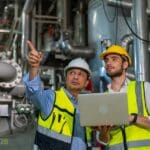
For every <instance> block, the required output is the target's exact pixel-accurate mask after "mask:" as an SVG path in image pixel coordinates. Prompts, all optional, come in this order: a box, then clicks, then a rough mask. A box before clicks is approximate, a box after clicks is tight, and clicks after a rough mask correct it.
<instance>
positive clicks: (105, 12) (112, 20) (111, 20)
mask: <svg viewBox="0 0 150 150" xmlns="http://www.w3.org/2000/svg"><path fill="white" fill-rule="evenodd" d="M102 4H103V9H104V14H105V16H106V18H107V20H108V21H109V22H111V23H112V22H114V21H115V18H116V14H117V9H115V14H114V16H113V18H112V19H110V18H109V17H108V14H107V11H106V8H105V4H104V0H102Z"/></svg>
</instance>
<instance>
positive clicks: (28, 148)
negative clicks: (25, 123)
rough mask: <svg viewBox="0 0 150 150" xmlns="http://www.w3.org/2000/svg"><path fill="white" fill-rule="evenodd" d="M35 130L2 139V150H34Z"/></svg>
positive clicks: (2, 137)
mask: <svg viewBox="0 0 150 150" xmlns="http://www.w3.org/2000/svg"><path fill="white" fill-rule="evenodd" d="M35 128H36V127H32V128H30V129H27V130H24V131H18V132H16V133H13V134H11V135H10V134H7V135H3V136H1V137H0V150H33V143H34V135H35Z"/></svg>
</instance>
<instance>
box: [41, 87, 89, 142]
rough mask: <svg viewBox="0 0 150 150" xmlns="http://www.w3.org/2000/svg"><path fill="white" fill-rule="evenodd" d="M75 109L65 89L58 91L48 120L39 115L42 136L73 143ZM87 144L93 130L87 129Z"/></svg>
mask: <svg viewBox="0 0 150 150" xmlns="http://www.w3.org/2000/svg"><path fill="white" fill-rule="evenodd" d="M74 121H75V108H74V106H73V104H72V103H71V101H70V99H69V98H68V96H67V95H66V94H65V92H64V89H63V88H61V89H60V90H59V91H56V95H55V101H54V105H53V108H52V112H51V113H50V115H49V117H48V118H46V119H43V118H42V115H39V118H38V129H39V130H40V132H41V133H42V134H45V135H46V136H50V137H52V138H56V137H57V138H58V139H59V140H62V141H65V142H66V143H71V140H72V137H73V136H74ZM84 130H85V131H86V133H85V134H86V139H85V141H86V142H89V141H90V140H91V129H90V128H88V127H87V128H86V129H84Z"/></svg>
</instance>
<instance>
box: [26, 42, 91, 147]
mask: <svg viewBox="0 0 150 150" xmlns="http://www.w3.org/2000/svg"><path fill="white" fill-rule="evenodd" d="M27 43H28V46H29V48H30V52H29V54H28V63H29V65H30V70H29V74H27V75H26V76H25V77H24V83H25V85H26V96H27V98H28V99H29V100H31V101H32V103H33V104H34V105H35V106H36V107H37V108H38V109H39V110H40V114H39V117H38V127H37V131H36V136H35V143H34V148H35V149H36V150H37V149H40V150H86V149H88V147H89V145H88V144H89V143H90V141H91V129H90V128H88V127H87V128H84V127H81V126H80V122H79V110H78V101H77V97H78V94H79V93H81V91H82V90H83V89H84V88H85V87H86V86H87V84H88V82H89V78H90V76H91V71H90V68H89V65H88V64H87V62H86V61H85V60H84V59H82V58H76V59H74V60H72V61H71V62H70V63H69V64H68V65H67V66H66V67H65V69H64V73H65V79H66V87H65V88H64V87H63V88H61V89H60V90H58V91H53V90H50V89H48V90H44V89H43V88H42V87H41V79H40V77H39V75H38V70H39V66H40V62H41V60H42V54H41V53H40V52H38V51H37V50H36V49H35V48H34V46H33V44H32V43H31V42H30V41H28V42H27Z"/></svg>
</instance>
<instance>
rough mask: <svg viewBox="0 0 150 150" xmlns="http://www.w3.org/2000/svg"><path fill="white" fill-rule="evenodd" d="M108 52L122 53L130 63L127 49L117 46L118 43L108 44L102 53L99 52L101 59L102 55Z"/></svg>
mask: <svg viewBox="0 0 150 150" xmlns="http://www.w3.org/2000/svg"><path fill="white" fill-rule="evenodd" d="M108 54H119V55H123V56H125V57H127V58H128V62H129V65H131V63H132V61H131V57H130V56H129V54H128V53H127V51H126V50H125V49H124V48H123V47H121V46H119V45H112V46H110V47H109V48H108V49H107V50H106V51H104V52H103V53H102V54H100V58H101V59H102V60H103V59H104V57H105V56H106V55H108Z"/></svg>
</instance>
